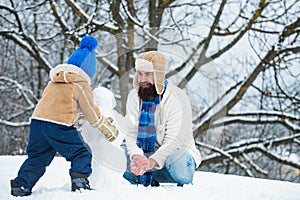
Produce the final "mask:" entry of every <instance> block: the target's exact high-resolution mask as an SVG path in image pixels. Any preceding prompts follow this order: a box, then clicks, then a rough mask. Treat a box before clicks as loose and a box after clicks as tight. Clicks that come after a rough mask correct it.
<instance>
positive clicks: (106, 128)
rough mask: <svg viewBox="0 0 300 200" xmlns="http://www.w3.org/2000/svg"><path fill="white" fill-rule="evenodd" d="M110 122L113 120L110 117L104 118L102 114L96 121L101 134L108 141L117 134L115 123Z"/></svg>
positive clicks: (113, 138) (111, 140) (112, 139)
mask: <svg viewBox="0 0 300 200" xmlns="http://www.w3.org/2000/svg"><path fill="white" fill-rule="evenodd" d="M112 122H113V119H112V118H110V117H108V118H104V117H103V116H102V117H101V119H100V120H99V121H98V123H97V124H99V126H98V129H99V130H100V131H101V132H102V134H103V135H104V136H105V138H106V139H107V140H108V141H109V142H113V141H114V140H115V139H116V138H117V137H118V135H119V131H118V129H117V128H116V126H115V125H113V124H112Z"/></svg>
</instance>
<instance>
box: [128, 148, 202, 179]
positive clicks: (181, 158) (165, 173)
mask: <svg viewBox="0 0 300 200" xmlns="http://www.w3.org/2000/svg"><path fill="white" fill-rule="evenodd" d="M126 154H127V151H126ZM127 160H128V162H127V163H128V165H127V170H126V172H125V173H124V177H125V178H126V179H127V180H128V181H129V182H130V183H132V184H136V183H137V182H136V181H137V180H138V178H137V177H136V176H135V175H134V174H133V173H131V171H130V168H129V164H130V159H129V156H128V154H127ZM195 168H196V163H195V161H194V158H193V157H192V156H191V155H190V154H189V153H188V152H187V151H186V150H185V149H179V150H176V151H174V152H173V153H172V154H170V156H169V157H168V158H167V161H166V164H165V166H164V167H163V168H162V169H159V170H156V169H154V170H153V171H152V178H153V180H154V181H157V182H159V183H177V184H180V185H183V184H189V183H192V182H193V177H194V172H195Z"/></svg>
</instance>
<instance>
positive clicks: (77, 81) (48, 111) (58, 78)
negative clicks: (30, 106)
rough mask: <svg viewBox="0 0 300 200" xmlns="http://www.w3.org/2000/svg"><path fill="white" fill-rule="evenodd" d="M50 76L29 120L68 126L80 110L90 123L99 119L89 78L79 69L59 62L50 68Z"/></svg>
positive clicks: (98, 111)
mask: <svg viewBox="0 0 300 200" xmlns="http://www.w3.org/2000/svg"><path fill="white" fill-rule="evenodd" d="M50 78H51V81H50V82H49V83H48V85H47V87H46V88H45V90H44V92H43V96H42V98H41V100H40V101H39V103H38V104H37V106H36V108H35V110H34V112H33V114H32V116H31V118H32V119H38V120H42V121H49V122H53V123H57V124H62V125H66V126H71V125H73V124H74V123H75V122H76V121H77V120H78V118H79V113H80V112H82V113H83V115H84V116H85V118H86V119H87V121H88V122H90V123H91V124H95V123H96V122H97V121H98V120H99V118H100V110H99V108H98V107H97V106H96V105H95V104H94V100H93V95H92V89H91V87H90V78H89V76H88V75H87V74H86V73H85V72H84V71H83V70H82V69H80V68H79V67H77V66H74V65H70V64H61V65H58V66H56V67H55V68H53V69H52V70H51V71H50Z"/></svg>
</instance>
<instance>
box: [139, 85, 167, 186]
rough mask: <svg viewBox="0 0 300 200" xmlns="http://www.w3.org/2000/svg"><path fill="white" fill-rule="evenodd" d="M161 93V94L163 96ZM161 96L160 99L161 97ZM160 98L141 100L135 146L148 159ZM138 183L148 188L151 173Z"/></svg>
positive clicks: (153, 139) (142, 177)
mask: <svg viewBox="0 0 300 200" xmlns="http://www.w3.org/2000/svg"><path fill="white" fill-rule="evenodd" d="M167 83H168V82H167V80H166V81H165V86H164V92H165V90H166V87H167ZM164 92H163V94H164ZM163 94H162V95H161V99H162V97H163ZM161 99H160V97H159V96H157V97H155V98H154V99H153V100H149V101H144V100H142V108H141V112H140V120H139V127H138V135H137V140H136V144H137V146H138V147H139V148H141V149H142V150H143V152H144V155H145V156H146V157H147V158H149V156H151V155H152V154H153V153H154V152H155V150H156V146H155V143H156V128H155V110H156V105H157V104H159V103H160V100H161ZM140 182H141V183H142V184H143V185H144V186H148V185H149V184H151V182H152V173H151V172H146V173H145V174H144V175H142V176H140Z"/></svg>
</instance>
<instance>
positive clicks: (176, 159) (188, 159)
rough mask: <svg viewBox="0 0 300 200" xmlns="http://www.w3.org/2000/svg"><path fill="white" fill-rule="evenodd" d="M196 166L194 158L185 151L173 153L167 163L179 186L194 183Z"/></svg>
mask: <svg viewBox="0 0 300 200" xmlns="http://www.w3.org/2000/svg"><path fill="white" fill-rule="evenodd" d="M195 166H196V164H195V161H194V159H193V157H192V156H191V155H190V154H189V153H188V152H187V151H186V150H185V149H180V150H177V151H175V152H174V153H172V154H171V155H170V156H169V157H168V159H167V162H166V168H167V169H168V171H169V173H170V175H171V176H172V177H173V179H174V180H175V181H176V182H178V183H179V184H189V183H192V181H193V177H194V171H195Z"/></svg>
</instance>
